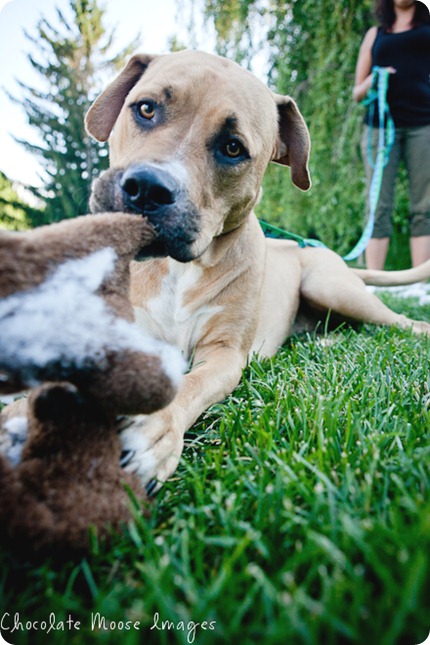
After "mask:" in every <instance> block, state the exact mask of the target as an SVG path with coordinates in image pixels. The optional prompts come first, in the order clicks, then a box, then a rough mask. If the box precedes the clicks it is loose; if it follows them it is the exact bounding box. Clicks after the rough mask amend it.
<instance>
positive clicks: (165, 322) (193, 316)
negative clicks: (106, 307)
mask: <svg viewBox="0 0 430 645" xmlns="http://www.w3.org/2000/svg"><path fill="white" fill-rule="evenodd" d="M202 273H203V269H201V268H200V267H198V266H196V265H195V264H193V263H190V264H181V263H179V262H175V261H174V260H171V259H169V273H168V274H167V275H166V276H165V277H164V278H163V280H162V282H161V288H160V292H159V294H158V295H157V296H156V297H155V298H151V299H150V300H148V302H147V303H146V306H145V307H135V315H136V322H137V324H138V325H139V326H141V327H143V328H144V329H145V331H146V332H148V333H150V334H152V335H154V336H155V337H156V338H159V339H162V340H165V341H166V342H168V343H170V344H172V345H175V346H176V347H178V348H179V349H180V350H181V352H182V354H183V356H184V357H185V358H190V357H191V355H192V352H193V349H194V347H195V346H196V344H197V343H198V341H199V339H200V338H201V337H202V335H203V332H204V328H205V326H206V324H207V323H208V322H209V321H210V319H211V318H212V316H213V315H214V314H215V313H217V312H219V311H220V310H221V309H222V307H219V306H212V305H209V304H204V305H200V306H198V307H196V306H195V305H194V306H193V303H187V302H186V298H187V293H188V292H189V291H190V290H191V289H193V288H195V287H196V286H197V284H198V282H199V279H200V278H201V276H202Z"/></svg>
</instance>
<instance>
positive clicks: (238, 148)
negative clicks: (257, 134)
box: [225, 139, 243, 159]
mask: <svg viewBox="0 0 430 645" xmlns="http://www.w3.org/2000/svg"><path fill="white" fill-rule="evenodd" d="M225 152H226V154H227V156H229V157H231V158H232V159H235V158H236V157H239V156H240V155H241V154H242V152H243V146H242V144H241V143H239V141H237V140H236V139H232V140H231V141H229V142H228V143H226V146H225Z"/></svg>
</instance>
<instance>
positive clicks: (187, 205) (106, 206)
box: [90, 165, 200, 262]
mask: <svg viewBox="0 0 430 645" xmlns="http://www.w3.org/2000/svg"><path fill="white" fill-rule="evenodd" d="M142 169H143V170H142ZM148 169H149V170H148ZM156 171H157V172H156V173H155V172H154V170H153V168H152V167H151V166H148V165H146V166H141V167H140V166H139V167H137V170H136V167H133V168H131V169H127V170H125V171H124V170H118V169H110V170H107V171H106V172H104V173H103V174H102V175H101V176H100V177H99V178H98V179H96V180H95V182H94V183H93V187H92V193H91V198H90V209H91V212H92V213H101V212H112V211H113V212H125V213H131V214H133V215H137V216H142V217H147V218H148V221H149V222H150V223H151V224H152V226H153V227H154V229H155V231H156V235H157V237H156V239H155V240H154V241H153V242H152V243H151V244H150V245H149V246H146V247H144V248H142V249H141V250H140V251H139V253H138V254H137V256H136V260H144V259H147V258H148V257H166V256H170V257H172V258H173V259H175V260H177V261H179V262H190V261H191V260H194V259H195V258H196V253H195V252H194V251H193V248H194V247H195V243H196V242H197V240H198V236H199V222H200V215H199V212H198V210H197V208H196V207H195V206H194V205H193V204H192V202H191V201H190V200H189V199H188V198H187V194H186V192H185V191H184V190H183V188H181V187H179V186H177V185H176V184H175V181H174V180H173V179H172V178H171V177H170V176H169V175H168V174H167V173H165V172H160V171H159V169H158V168H156ZM139 173H140V174H139ZM145 173H146V174H145ZM166 174H167V176H166ZM142 177H143V179H142ZM148 177H149V179H148ZM139 181H140V182H141V183H142V184H143V182H145V181H146V184H144V185H143V187H142V186H139V185H138V182H139ZM149 182H152V183H150V184H149ZM148 184H149V186H148Z"/></svg>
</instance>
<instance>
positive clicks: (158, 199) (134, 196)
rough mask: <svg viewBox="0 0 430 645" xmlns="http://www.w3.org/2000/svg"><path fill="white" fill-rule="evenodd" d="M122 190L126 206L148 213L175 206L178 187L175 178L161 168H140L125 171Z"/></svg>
mask: <svg viewBox="0 0 430 645" xmlns="http://www.w3.org/2000/svg"><path fill="white" fill-rule="evenodd" d="M121 190H122V193H123V199H124V204H125V205H126V206H129V207H131V208H132V209H133V210H136V211H138V212H140V213H148V212H151V211H152V212H154V211H157V210H159V209H160V208H161V207H163V206H169V205H170V204H173V203H174V202H175V198H176V194H177V192H178V187H177V184H176V182H175V180H174V179H173V177H172V176H171V175H170V174H169V173H167V172H166V171H164V170H162V169H161V168H155V167H152V166H139V167H134V168H133V167H131V168H129V169H128V170H126V171H125V173H124V174H123V176H122V179H121Z"/></svg>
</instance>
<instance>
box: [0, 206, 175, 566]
mask: <svg viewBox="0 0 430 645" xmlns="http://www.w3.org/2000/svg"><path fill="white" fill-rule="evenodd" d="M154 239H155V233H154V231H153V229H152V228H151V227H150V225H149V224H148V223H147V222H146V220H145V219H143V218H141V217H138V216H135V215H127V214H118V213H115V214H102V215H94V216H93V215H91V216H83V217H78V218H76V219H74V220H70V221H64V222H61V223H60V224H54V225H51V226H47V227H42V228H39V229H36V230H34V231H30V232H25V233H10V232H0V266H1V272H0V391H1V392H15V391H18V390H22V389H23V388H28V387H36V389H35V390H33V391H32V392H31V394H30V397H29V404H28V406H27V409H26V412H25V415H24V416H22V417H18V418H16V417H15V418H12V419H9V420H8V421H6V422H5V424H4V426H5V429H6V430H7V431H8V437H9V438H10V437H13V436H18V435H19V436H22V435H26V436H27V440H26V443H25V445H24V448H23V450H22V455H20V454H19V453H20V450H19V445H18V446H14V445H10V446H9V451H6V452H9V454H8V456H9V459H6V458H4V457H1V458H0V526H1V530H0V539H2V540H3V541H4V542H6V543H7V544H8V545H9V546H10V547H13V548H15V549H20V550H23V551H24V552H25V553H27V554H28V555H30V554H31V552H33V553H37V552H41V551H43V552H45V551H46V550H50V551H55V552H57V553H59V552H61V553H63V552H69V551H71V550H72V551H83V550H85V549H87V548H88V547H89V544H90V530H89V529H90V527H93V528H94V529H95V531H96V532H97V534H98V535H99V537H102V538H103V537H105V536H107V535H109V533H110V531H111V530H112V529H117V528H119V527H120V525H121V524H122V523H124V522H126V521H127V520H129V518H130V516H131V513H130V508H131V501H130V491H129V490H127V488H128V489H131V491H132V492H133V495H134V496H135V497H136V498H138V499H143V498H144V497H145V492H144V490H143V488H142V487H141V484H140V481H139V480H138V478H137V477H136V476H134V475H131V474H129V473H126V472H124V470H123V469H122V468H121V467H120V453H121V447H120V442H119V438H118V436H117V430H116V425H115V419H116V416H117V415H118V414H138V413H151V412H154V411H155V410H157V409H159V408H161V407H164V406H165V405H167V404H168V403H169V402H170V401H171V399H172V398H173V396H174V394H175V392H176V388H177V385H178V382H179V379H180V376H181V374H182V372H183V368H184V365H183V361H182V358H181V356H180V355H179V353H178V352H177V350H175V349H173V348H171V347H169V346H167V345H165V344H164V343H160V342H158V341H154V340H153V339H151V338H145V337H143V335H142V333H141V332H140V331H139V330H138V329H137V327H136V325H135V323H134V322H133V310H132V307H131V304H130V301H129V299H128V289H129V263H130V260H132V259H133V258H134V257H136V256H139V255H141V256H144V255H147V254H148V253H150V250H151V245H152V243H153V242H154ZM46 381H49V382H48V383H46ZM11 462H12V463H11Z"/></svg>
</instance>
